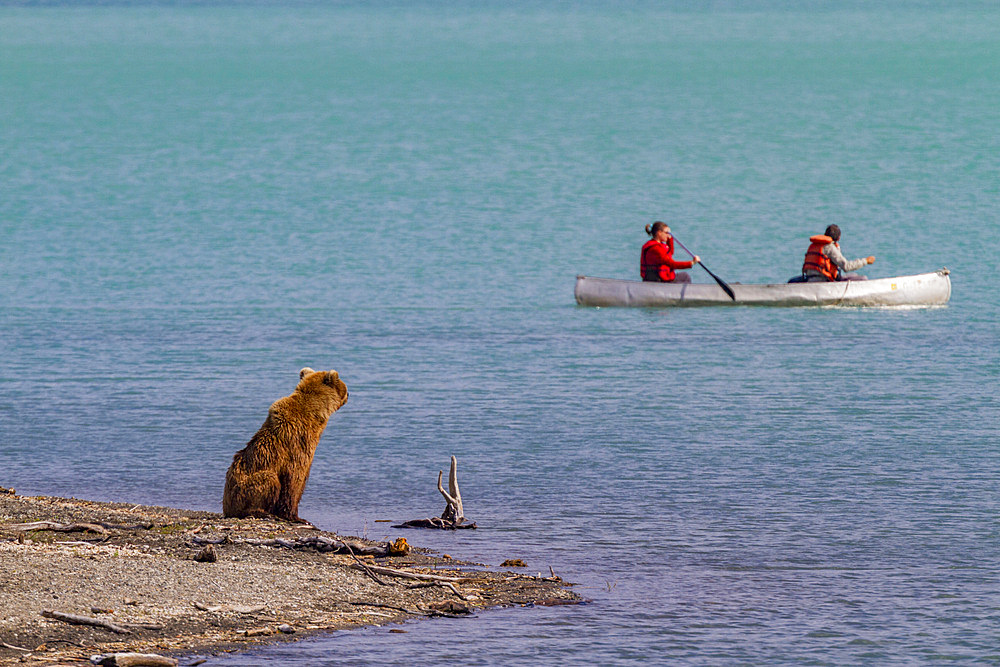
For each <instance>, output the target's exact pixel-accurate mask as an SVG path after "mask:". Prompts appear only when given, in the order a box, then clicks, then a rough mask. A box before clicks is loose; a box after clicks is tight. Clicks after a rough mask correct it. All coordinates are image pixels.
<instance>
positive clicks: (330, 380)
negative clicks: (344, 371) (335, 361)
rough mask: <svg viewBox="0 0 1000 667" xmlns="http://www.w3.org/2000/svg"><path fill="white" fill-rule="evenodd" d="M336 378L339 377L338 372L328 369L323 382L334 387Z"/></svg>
mask: <svg viewBox="0 0 1000 667" xmlns="http://www.w3.org/2000/svg"><path fill="white" fill-rule="evenodd" d="M338 378H340V373H338V372H337V371H330V372H328V373H327V374H326V377H324V378H323V384H328V385H330V386H331V387H336V386H337V379H338Z"/></svg>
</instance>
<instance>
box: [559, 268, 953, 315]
mask: <svg viewBox="0 0 1000 667" xmlns="http://www.w3.org/2000/svg"><path fill="white" fill-rule="evenodd" d="M948 274H949V271H948V269H940V270H939V271H935V272H933V273H921V274H919V275H916V276H898V277H895V278H878V279H876V280H845V281H843V282H837V283H779V284H776V285H739V284H733V283H729V286H730V287H731V288H732V289H733V292H734V293H735V295H736V301H733V300H732V299H730V298H729V296H728V295H727V294H726V293H725V292H723V291H722V288H721V287H719V286H718V285H717V284H715V283H707V284H706V283H698V284H694V283H645V282H640V281H637V280H618V279H615V278H592V277H590V276H577V277H576V290H575V294H576V302H577V303H578V304H580V305H582V306H602V307H608V306H630V307H639V308H656V307H663V306H934V305H941V304H945V303H948V299H949V298H951V279H950V278H949V277H948Z"/></svg>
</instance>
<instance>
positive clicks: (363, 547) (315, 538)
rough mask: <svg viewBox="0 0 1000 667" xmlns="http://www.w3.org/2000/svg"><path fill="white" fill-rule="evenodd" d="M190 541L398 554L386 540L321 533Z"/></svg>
mask: <svg viewBox="0 0 1000 667" xmlns="http://www.w3.org/2000/svg"><path fill="white" fill-rule="evenodd" d="M191 542H193V543H194V544H197V545H199V546H201V545H205V544H227V543H234V544H235V543H242V544H252V545H254V546H258V547H276V548H284V549H315V550H316V551H319V552H320V553H345V554H351V555H354V554H361V555H362V556H394V555H399V554H398V553H396V552H395V551H394V546H393V545H392V544H390V543H388V542H386V543H381V544H376V545H368V544H361V543H359V542H348V541H346V540H335V539H333V538H331V537H325V536H323V535H310V536H308V537H298V538H296V539H294V540H286V539H283V538H280V537H279V538H273V539H270V540H257V539H232V538H230V537H229V536H226V537H224V538H221V539H218V540H211V539H206V538H204V537H198V536H197V535H196V536H194V537H192V538H191Z"/></svg>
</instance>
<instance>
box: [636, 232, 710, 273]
mask: <svg viewBox="0 0 1000 667" xmlns="http://www.w3.org/2000/svg"><path fill="white" fill-rule="evenodd" d="M646 233H647V234H649V235H650V236H651V237H652V238H651V239H649V240H648V241H646V244H645V245H644V246H642V254H641V255H640V257H639V275H640V276H642V279H643V280H644V281H645V282H651V283H689V282H691V276H690V275H688V274H687V273H677V272H676V271H675V269H690V268H691V267H692V266H694V265H695V264H697V263H698V262H700V261H701V258H699V257H698V256H697V255H695V256H694V259H693V260H691V261H690V262H685V261H683V260H679V259H674V237H673V236H671V235H670V227H668V226H667V223H665V222H659V221H657V222H654V223H653V224H652V225H646Z"/></svg>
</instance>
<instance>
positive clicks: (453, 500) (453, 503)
mask: <svg viewBox="0 0 1000 667" xmlns="http://www.w3.org/2000/svg"><path fill="white" fill-rule="evenodd" d="M443 476H444V471H443V470H439V471H438V480H437V489H438V491H439V492H440V493H441V495H442V496H444V500H445V507H444V511H443V512H441V516H440V517H430V518H429V519H413V520H411V521H404V522H403V523H401V524H398V525H395V526H393V528H438V529H441V530H456V529H458V528H475V527H476V524H475V523H466V522H465V509H464V508H463V507H462V492H461V491H459V489H458V461H457V460H456V459H455V457H454V456H452V457H451V470H450V471H449V473H448V491H445V490H444V486H442V485H441V478H442V477H443Z"/></svg>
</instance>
